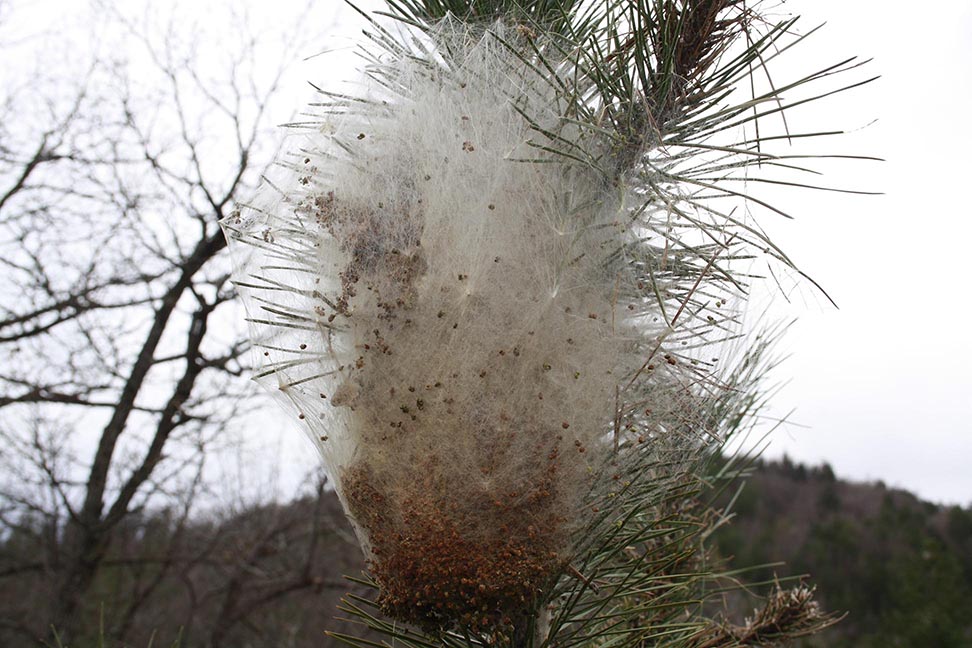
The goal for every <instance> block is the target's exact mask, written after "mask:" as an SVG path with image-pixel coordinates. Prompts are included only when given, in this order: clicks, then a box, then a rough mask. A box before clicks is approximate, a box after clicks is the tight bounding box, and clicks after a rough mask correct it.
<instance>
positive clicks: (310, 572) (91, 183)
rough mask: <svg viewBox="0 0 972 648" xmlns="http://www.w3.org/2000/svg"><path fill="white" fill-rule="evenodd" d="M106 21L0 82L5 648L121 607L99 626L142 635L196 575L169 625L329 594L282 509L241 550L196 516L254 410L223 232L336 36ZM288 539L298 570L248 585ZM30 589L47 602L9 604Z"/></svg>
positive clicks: (291, 29)
mask: <svg viewBox="0 0 972 648" xmlns="http://www.w3.org/2000/svg"><path fill="white" fill-rule="evenodd" d="M7 13H9V12H7V11H4V12H2V15H0V20H3V19H4V18H3V16H6V15H7ZM92 15H100V16H102V18H101V19H100V22H99V24H97V25H96V26H94V27H92V30H91V32H90V33H88V34H83V35H81V36H82V37H87V38H90V39H91V42H95V43H101V47H100V51H98V49H97V48H95V47H94V46H92V47H89V48H88V50H90V51H88V52H85V51H84V50H82V52H84V54H83V55H82V54H79V53H78V52H77V50H76V49H74V48H73V47H72V46H71V43H69V42H65V39H67V40H70V38H69V37H67V36H64V35H63V34H58V35H55V34H47V35H45V36H43V37H42V38H43V39H44V43H43V47H42V48H41V50H42V51H43V52H44V54H43V59H42V60H39V61H38V65H37V67H36V68H34V69H32V71H31V72H30V74H27V75H23V78H22V79H21V80H20V81H19V82H18V80H17V79H13V80H7V81H5V83H7V87H3V88H0V92H2V93H3V94H2V95H0V268H2V269H0V272H2V276H3V282H2V287H0V469H2V471H3V473H2V474H3V476H2V477H0V543H2V544H3V547H4V550H3V555H0V593H2V595H3V600H2V609H0V639H2V637H4V636H6V637H8V638H10V640H11V641H13V639H12V638H13V637H19V639H18V641H23V639H24V638H27V639H30V640H32V641H37V640H40V639H42V638H43V637H44V636H45V635H46V634H47V633H48V632H49V629H50V628H51V627H52V626H53V627H54V628H56V629H57V631H58V632H59V633H60V637H61V640H62V641H67V640H71V641H72V642H81V641H84V638H85V637H87V636H88V635H87V634H86V633H87V632H89V631H90V629H91V628H95V629H97V625H98V620H97V615H99V614H102V613H104V612H103V610H102V609H101V607H102V605H104V604H105V603H104V602H105V601H106V600H109V598H110V599H111V600H114V601H116V602H117V604H112V606H113V607H112V609H111V610H110V612H111V614H110V616H111V618H110V619H106V620H105V626H106V628H108V629H107V630H106V632H109V633H114V634H115V635H116V636H118V637H124V636H129V634H130V631H131V628H132V626H133V623H135V620H136V617H138V615H139V614H144V611H145V608H146V605H147V603H146V602H147V601H150V599H151V597H152V596H153V594H154V593H155V592H156V591H157V590H158V589H159V588H160V587H171V586H172V583H173V582H180V581H181V582H182V586H183V587H184V588H185V591H186V593H187V594H186V596H188V597H189V598H190V599H193V598H194V599H195V600H194V602H195V603H196V604H197V605H196V606H194V607H193V606H191V607H190V609H189V612H188V613H184V614H183V617H182V618H179V619H177V621H176V622H177V623H180V624H181V625H183V626H186V629H187V630H188V629H189V628H191V626H192V624H193V619H192V614H193V610H197V609H199V605H202V603H201V601H203V600H205V601H207V602H206V605H212V606H215V607H214V608H213V609H214V610H216V611H215V612H214V614H215V618H216V621H215V622H214V623H213V624H210V626H207V627H208V630H206V633H208V639H207V640H206V643H208V644H210V645H218V644H219V642H220V641H221V640H223V639H225V638H226V637H227V636H229V635H230V634H231V632H230V631H231V628H232V627H233V626H234V624H237V623H240V622H242V621H244V620H245V619H246V617H247V616H248V615H251V614H252V613H253V610H254V609H255V608H256V607H258V606H259V605H260V604H261V601H262V602H266V601H270V600H273V599H274V597H279V596H283V595H285V594H286V593H287V592H289V591H292V590H293V589H298V588H306V587H318V588H319V587H321V586H322V583H323V581H322V577H321V576H320V575H319V569H318V568H317V567H316V566H315V564H314V561H315V560H316V556H318V555H319V553H320V548H319V546H317V545H316V544H315V542H316V541H315V540H313V538H311V537H309V536H308V537H305V538H304V540H303V541H301V542H300V543H296V545H294V543H295V542H296V541H295V540H293V537H292V536H293V530H294V529H295V528H296V527H295V522H294V520H288V519H285V518H286V516H280V515H278V516H274V515H271V514H270V513H268V512H266V511H264V514H263V517H262V518H261V521H260V523H259V524H256V523H255V524H254V525H252V526H251V527H247V529H246V533H242V532H240V533H238V534H237V536H232V537H230V536H227V535H226V532H228V529H227V528H226V527H225V525H223V526H220V525H218V524H215V525H211V528H208V531H206V532H204V531H205V530H206V528H207V527H205V525H203V526H200V525H198V524H195V525H194V524H192V523H190V520H191V518H192V513H193V511H194V510H195V509H196V508H198V502H199V497H200V495H201V493H203V492H204V491H205V490H206V488H207V475H208V474H209V473H208V471H207V465H206V462H207V458H208V457H211V456H212V454H211V453H212V451H213V450H214V448H215V447H217V446H220V445H224V444H226V443H228V442H229V441H228V440H229V439H231V438H233V434H234V432H235V431H236V426H237V425H238V423H237V422H238V421H239V420H240V419H239V417H240V415H241V413H243V412H244V411H245V410H246V398H245V397H247V396H249V395H250V392H249V387H248V385H247V381H245V380H241V376H243V375H244V373H245V370H244V368H243V367H244V364H245V362H243V361H242V356H243V354H244V353H245V352H247V347H246V345H245V343H244V342H243V336H242V335H241V333H242V332H241V331H240V330H239V327H238V326H236V325H235V324H234V323H233V322H234V321H239V320H240V319H241V318H240V317H239V315H238V314H231V313H230V311H232V310H233V309H234V308H235V305H234V302H233V297H234V291H233V287H232V285H231V284H230V282H229V274H230V268H229V260H228V259H227V258H226V255H225V254H223V248H224V247H225V240H224V238H223V235H222V232H221V231H220V229H219V227H218V225H217V221H219V219H221V218H223V217H225V216H226V215H228V214H229V213H230V212H231V210H232V209H233V208H234V203H235V202H236V201H238V200H241V199H243V198H245V197H246V194H247V192H249V191H251V190H252V189H253V187H254V185H255V184H256V183H257V182H258V179H259V177H260V175H261V173H262V170H263V169H264V168H265V166H266V165H267V164H268V162H269V161H270V160H271V159H272V156H273V153H274V150H273V147H272V143H273V142H274V140H275V139H276V137H273V136H271V137H267V132H268V129H269V128H270V127H271V126H272V125H273V124H272V123H271V118H272V116H273V115H274V112H273V111H274V105H273V104H274V101H275V98H276V97H277V94H278V92H279V91H280V86H281V78H282V76H281V75H282V74H283V72H284V71H285V70H287V69H288V68H287V66H288V64H289V63H290V62H292V61H293V60H295V57H296V56H297V55H299V54H307V53H313V51H312V50H313V46H312V45H309V43H311V42H312V38H311V37H316V36H319V35H320V32H321V30H322V28H323V27H326V26H327V25H326V22H324V23H322V22H317V23H315V22H314V21H311V20H309V15H308V12H307V10H305V11H304V12H302V13H300V14H299V15H296V16H294V17H292V18H289V19H287V20H286V21H283V20H281V19H280V17H279V15H278V17H277V18H278V23H277V28H275V29H270V28H268V26H267V25H266V24H260V25H258V24H256V23H257V22H259V21H256V20H254V19H253V17H250V16H246V15H240V14H232V13H230V12H225V15H223V16H220V17H219V20H216V21H213V20H212V19H211V18H207V23H206V24H207V26H208V27H207V28H206V29H203V28H198V27H193V26H192V25H190V24H188V22H187V21H185V19H182V20H177V19H176V16H179V15H182V14H177V13H175V12H173V13H171V14H169V16H168V17H167V18H166V19H165V20H161V21H160V17H159V16H158V15H156V14H149V13H146V14H145V15H143V16H140V17H139V18H138V19H133V18H128V17H125V16H123V15H122V14H121V13H119V12H115V11H114V10H113V9H112V8H111V7H110V6H108V5H99V6H98V7H97V8H96V10H95V11H94V12H93V13H92ZM105 16H107V18H106V17H105ZM284 22H286V24H284ZM160 25H161V27H160ZM308 25H315V27H314V28H316V29H318V32H316V33H313V34H312V33H310V32H309V30H308ZM39 38H41V37H39ZM8 40H9V39H3V38H0V44H2V45H6V44H7V42H8ZM56 52H62V55H60V56H59V55H57V54H56ZM63 52H69V53H68V54H66V55H64V54H63ZM59 66H60V67H59ZM276 116H277V118H279V114H277V115H276ZM315 497H316V499H317V501H323V500H322V498H324V497H325V494H324V492H323V491H322V490H318V491H317V495H315ZM305 526H306V525H305ZM301 529H302V531H301V533H302V534H303V536H307V534H308V533H311V535H312V536H313V535H315V534H316V531H317V530H316V529H313V530H311V531H310V532H308V531H307V529H306V528H305V527H301ZM200 534H202V535H200ZM288 534H290V535H289V536H288ZM281 537H291V544H292V545H294V546H297V545H299V547H297V549H294V550H295V551H296V550H298V549H299V551H300V552H302V554H301V555H302V556H303V557H302V558H301V559H299V560H298V559H294V558H288V559H287V561H285V563H281V565H278V567H279V569H274V570H272V571H273V577H272V578H271V579H270V581H272V583H271V584H270V585H267V583H263V585H262V586H261V587H264V588H265V589H264V590H261V591H262V595H261V596H262V598H261V596H258V597H256V598H254V597H253V596H252V593H253V592H254V591H256V590H259V589H260V588H259V587H257V588H256V590H255V589H254V587H249V586H248V589H247V592H246V593H243V592H242V590H241V587H242V586H243V585H244V584H248V583H250V581H252V578H253V576H252V573H253V572H252V569H251V568H252V567H253V565H255V564H256V561H257V559H258V558H259V559H260V560H265V559H267V557H268V556H271V555H278V554H279V555H280V556H283V555H284V554H283V553H280V552H278V551H269V550H268V549H267V546H268V543H270V544H272V543H273V542H277V541H278V540H279V538H281ZM234 538H235V539H234ZM147 539H148V540H152V542H149V541H148V540H147ZM232 542H240V543H243V545H241V546H237V547H236V549H235V550H230V549H228V547H229V546H230V545H228V544H227V543H232ZM247 543H248V544H247ZM149 545H154V546H149ZM136 549H137V551H136ZM146 551H148V554H146ZM288 551H290V549H288ZM214 552H217V553H218V552H222V553H223V554H226V555H224V556H222V557H219V556H216V555H215V553H214ZM284 553H286V552H284ZM25 555H32V556H33V558H32V559H31V560H26V561H25V559H24V556H25ZM281 560H282V558H281ZM284 564H285V565H286V568H284V566H283V565H284ZM119 565H127V566H128V567H130V568H131V569H129V570H128V571H126V572H125V574H126V575H125V576H124V577H122V576H119V575H117V574H114V575H113V573H112V571H111V570H112V569H113V568H115V567H117V566H119ZM136 566H137V568H136ZM204 567H205V569H208V570H210V572H209V573H210V576H208V577H206V578H203V579H202V580H200V579H201V577H200V575H199V574H200V573H201V572H200V571H199V570H200V569H203V568H204ZM212 570H215V571H212ZM217 572H218V575H219V577H218V578H217V577H215V576H213V574H214V573H217ZM25 574H26V575H31V578H32V579H33V580H31V581H30V582H31V583H33V585H32V586H31V587H35V588H39V589H35V590H34V591H23V592H21V593H20V594H19V595H18V591H19V590H20V588H22V587H24V583H25V581H23V580H17V579H22V578H23V577H24V575H25ZM173 579H174V580H173ZM203 583H205V586H204V585H203ZM214 583H215V584H214ZM200 587H202V588H203V590H205V591H200V590H199V588H200ZM207 588H208V589H207ZM112 597H113V598H112ZM220 597H222V603H219V604H216V603H212V601H216V600H217V599H219V598H220ZM105 616H109V615H107V614H106V615H105ZM160 622H161V621H160ZM197 625H198V624H197ZM0 643H6V642H5V641H2V640H0Z"/></svg>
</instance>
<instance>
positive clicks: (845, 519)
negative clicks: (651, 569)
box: [717, 464, 972, 648]
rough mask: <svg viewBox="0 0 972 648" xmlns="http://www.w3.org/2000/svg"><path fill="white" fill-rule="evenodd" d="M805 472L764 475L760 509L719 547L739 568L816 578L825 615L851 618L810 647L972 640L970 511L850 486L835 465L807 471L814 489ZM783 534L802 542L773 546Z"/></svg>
mask: <svg viewBox="0 0 972 648" xmlns="http://www.w3.org/2000/svg"><path fill="white" fill-rule="evenodd" d="M797 472H798V468H797V466H794V465H793V464H788V465H782V466H781V465H769V466H766V467H763V468H762V469H761V470H758V471H757V472H756V473H755V474H754V476H753V478H752V479H751V480H750V481H749V483H748V484H747V490H749V491H750V492H751V493H752V495H751V497H753V498H755V499H757V500H758V501H759V504H757V505H756V506H754V507H746V512H745V513H744V514H743V513H740V515H739V517H738V519H737V524H736V525H734V526H733V527H730V528H727V529H724V530H720V531H719V532H718V535H717V539H718V544H719V548H720V551H721V552H722V553H723V554H725V555H731V556H733V557H734V560H733V562H734V564H740V565H745V564H754V563H759V562H761V561H767V560H769V559H770V558H772V559H782V560H785V561H786V562H787V566H786V568H785V571H786V573H797V574H799V573H809V574H812V575H813V579H814V582H815V583H816V584H817V585H818V586H819V587H820V591H821V598H822V600H823V601H824V603H825V604H826V606H827V608H828V609H831V610H835V611H841V612H846V613H847V616H846V618H845V619H844V620H843V621H842V622H841V623H840V624H838V625H837V626H836V627H835V628H834V629H833V630H830V631H828V632H827V633H826V634H824V635H822V637H821V638H820V640H819V641H818V642H816V643H810V644H808V645H813V646H828V647H834V648H845V647H846V648H850V647H852V646H853V647H855V648H856V647H859V646H864V647H873V648H877V647H879V646H905V647H911V646H915V647H918V646H920V647H922V648H924V647H926V646H941V647H943V648H944V647H951V646H964V645H967V644H968V643H969V641H970V640H972V620H970V617H969V615H968V614H967V609H968V601H969V600H972V569H970V567H972V543H970V540H972V510H969V509H962V508H960V507H951V508H949V509H940V508H939V507H936V506H934V505H931V504H929V503H927V502H919V501H917V500H915V499H914V498H912V497H910V496H906V495H905V494H903V493H901V492H900V491H888V490H885V489H882V488H880V487H878V486H876V485H875V486H871V485H851V484H847V483H845V482H841V481H840V480H837V479H836V478H835V477H834V476H833V472H832V470H830V469H829V467H828V466H825V467H824V468H823V469H820V468H818V469H810V470H808V471H807V475H808V479H806V480H801V479H799V478H798V476H797ZM769 502H778V503H785V505H784V506H777V507H771V506H769V505H768V503H769ZM813 502H816V503H817V504H818V505H812V503H813ZM828 502H829V503H828ZM808 504H810V505H809V506H808ZM784 526H790V527H791V531H793V530H795V534H794V535H789V536H788V537H791V538H792V537H796V538H802V540H799V541H798V543H797V544H796V545H793V546H789V547H787V546H786V545H780V544H779V543H778V542H774V538H778V537H779V534H780V529H781V528H782V527H784Z"/></svg>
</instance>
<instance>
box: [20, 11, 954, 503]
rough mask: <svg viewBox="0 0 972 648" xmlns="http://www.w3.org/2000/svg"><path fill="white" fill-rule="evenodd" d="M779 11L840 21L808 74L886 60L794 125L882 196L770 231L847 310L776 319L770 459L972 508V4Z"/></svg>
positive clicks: (338, 43) (833, 204)
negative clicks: (779, 330)
mask: <svg viewBox="0 0 972 648" xmlns="http://www.w3.org/2000/svg"><path fill="white" fill-rule="evenodd" d="M14 4H15V6H17V7H18V11H19V10H20V8H23V7H25V6H26V5H28V4H30V5H32V9H33V10H34V11H37V12H38V13H37V14H36V15H38V16H45V17H46V16H68V17H69V19H74V18H70V16H72V15H73V14H72V12H73V11H76V10H77V9H76V7H77V5H72V4H71V3H68V2H65V1H64V0H34V1H33V2H31V3H26V2H15V3H14ZM78 4H81V3H78ZM127 4H128V3H125V5H126V6H127ZM132 4H141V2H137V3H136V2H133V3H132ZM215 4H217V3H211V2H199V3H195V4H193V5H186V6H187V7H188V6H191V7H192V10H191V11H188V10H187V14H186V19H187V20H190V19H191V17H192V15H195V17H197V18H198V17H200V16H205V15H206V14H207V12H208V11H209V10H210V9H211V7H212V6H213V5H215ZM244 4H245V3H244ZM250 4H252V6H253V8H254V11H255V12H256V13H258V14H259V13H261V12H262V14H263V16H262V17H261V19H262V20H273V19H274V16H275V15H277V16H281V15H286V14H287V13H288V12H292V11H296V9H297V7H298V6H299V5H301V4H302V3H300V2H297V1H296V0H278V1H277V2H274V3H272V6H268V4H269V3H263V2H256V0H253V1H252V2H251V3H250ZM361 5H362V6H377V5H378V2H377V0H371V1H362V2H361ZM342 7H343V3H340V2H338V1H337V0H322V2H321V3H319V5H318V7H317V19H320V20H324V21H326V19H327V17H328V14H329V12H331V11H333V12H339V11H340V12H342V14H344V15H345V16H346V17H348V18H350V13H349V12H347V11H346V10H345V9H343V8H342ZM782 8H783V9H786V10H788V11H790V12H793V13H796V14H802V15H803V16H804V21H803V24H804V29H807V28H809V26H810V25H812V24H817V23H821V22H827V23H828V24H827V26H826V27H825V28H824V30H823V31H822V32H820V33H819V34H818V35H817V36H815V37H814V38H813V39H812V41H811V42H808V43H806V44H805V45H804V46H803V47H802V50H803V51H802V52H801V53H799V54H795V56H794V57H793V58H794V59H796V63H801V62H802V63H804V64H807V63H812V64H819V63H825V62H829V61H831V60H832V61H833V62H837V61H839V60H841V59H843V58H846V57H847V56H852V55H859V56H861V57H863V58H871V57H873V58H874V59H875V60H874V61H873V63H871V64H869V66H868V68H869V70H867V71H869V72H870V74H871V75H873V74H880V75H882V78H881V79H880V80H878V81H877V82H875V83H873V84H871V85H869V86H867V87H865V88H861V89H859V90H856V91H854V92H853V94H849V95H846V96H842V97H837V98H835V99H833V100H832V101H828V102H827V103H826V104H821V105H820V106H818V107H816V108H812V109H809V110H805V111H802V112H797V113H794V114H793V115H791V117H790V125H791V127H792V128H793V129H794V130H804V131H808V130H813V129H814V128H815V127H817V126H824V127H826V128H827V129H831V128H834V127H838V128H845V129H851V130H854V132H853V133H852V134H850V135H849V136H847V137H845V138H844V139H843V140H842V141H841V142H840V143H839V144H837V145H836V147H837V148H838V149H839V151H838V152H842V153H854V154H866V155H875V156H879V157H883V158H885V159H886V160H887V161H886V162H884V163H868V164H846V163H835V164H828V165H824V166H818V168H821V169H823V170H825V171H826V172H827V173H828V177H827V180H828V181H830V184H835V185H840V186H845V187H850V188H860V189H869V190H874V191H882V192H885V195H882V196H878V197H854V196H847V195H841V194H826V195H825V194H806V193H799V194H798V195H796V196H794V195H793V194H792V193H791V194H790V195H788V196H785V197H782V198H781V200H782V202H783V203H784V204H786V205H788V206H789V208H790V210H791V212H792V213H793V214H794V215H795V216H797V219H796V220H795V221H792V222H782V221H781V222H774V223H766V225H767V226H768V229H769V231H770V233H771V234H772V236H773V237H774V239H775V240H776V241H777V242H778V243H779V244H780V246H781V247H782V248H783V249H784V250H787V251H788V252H789V253H790V255H791V257H792V258H793V259H794V260H795V261H796V262H797V263H798V264H799V265H800V266H801V268H802V269H803V270H805V271H806V272H807V273H808V274H810V275H811V276H812V277H813V278H814V279H816V280H817V281H818V282H819V283H821V284H822V285H823V286H824V287H825V288H826V290H827V291H828V292H829V293H830V295H831V296H832V297H833V298H834V299H835V301H836V302H837V303H838V305H839V307H840V309H839V310H836V309H834V308H833V307H831V306H830V305H829V304H828V303H827V302H826V301H825V300H824V299H823V298H822V297H821V296H820V295H819V293H815V292H814V291H813V290H811V289H810V288H809V287H807V288H805V289H803V290H800V291H797V292H796V293H794V294H793V295H791V296H790V297H791V301H792V304H791V305H787V304H786V302H785V301H784V300H781V299H777V300H776V301H775V303H774V306H773V312H774V313H776V314H777V315H778V316H780V317H784V318H789V317H793V316H798V317H799V320H798V322H797V323H796V324H795V325H794V326H793V327H792V329H791V330H790V331H789V335H788V337H787V338H786V339H785V341H784V344H783V349H784V350H785V351H787V352H788V353H789V354H790V359H789V360H788V361H787V362H786V363H785V364H784V365H783V366H782V367H781V371H780V372H779V373H778V375H777V379H778V380H780V381H789V382H788V384H787V385H786V386H785V387H784V388H783V390H782V391H781V392H780V394H779V395H778V397H777V398H776V400H775V402H774V408H775V414H776V415H779V416H782V415H784V414H786V413H787V412H789V411H790V410H791V409H795V412H794V413H793V415H792V416H791V417H790V420H791V421H792V422H793V424H791V425H787V426H785V427H783V428H782V429H781V430H779V431H778V432H777V433H776V435H775V436H774V437H773V438H772V443H771V445H770V449H769V450H768V453H767V454H768V455H769V456H779V455H781V454H782V453H784V452H786V453H788V454H789V455H790V456H791V457H793V458H795V459H797V460H801V461H805V462H811V463H816V462H820V461H827V462H829V463H830V464H831V465H832V466H833V467H834V469H835V471H836V472H837V474H838V475H839V476H841V477H845V478H852V479H857V480H876V479H881V480H883V481H885V482H886V483H888V484H889V485H893V486H900V487H904V488H907V489H909V490H912V491H915V492H917V493H918V494H920V495H921V496H922V497H924V498H926V499H930V500H933V501H938V502H947V503H959V504H963V505H970V504H972V379H970V377H969V368H970V366H972V335H970V334H969V333H968V332H967V331H968V330H969V329H970V326H969V321H970V320H972V289H970V280H969V278H968V277H967V276H966V274H967V268H968V267H969V266H966V265H965V264H966V262H967V261H968V260H969V259H970V257H972V218H970V217H972V209H970V206H969V202H970V201H969V198H967V191H968V188H969V186H970V184H972V162H970V152H972V119H970V118H969V115H972V2H970V1H969V0H940V1H939V2H936V3H926V4H925V5H923V6H922V7H916V6H915V5H914V4H913V3H907V4H906V3H904V2H903V0H893V1H891V2H888V1H882V0H853V1H851V2H848V1H847V0H840V1H838V0H790V1H789V2H785V4H784V5H783V7H782ZM77 15H78V16H82V15H84V12H82V13H81V14H77ZM344 24H353V25H360V22H353V21H352V22H348V23H344ZM350 35H353V29H342V30H341V33H335V34H334V36H333V37H332V38H329V39H326V40H327V42H324V43H322V45H321V47H320V49H327V48H334V47H346V46H347V45H348V43H349V41H348V37H349V36H350ZM313 53H314V52H308V54H313ZM800 57H805V58H804V59H802V61H801V59H800ZM342 60H347V58H346V57H343V56H338V57H335V56H328V57H321V58H320V59H315V60H312V61H309V62H306V63H304V64H302V65H300V66H299V67H298V69H296V70H295V71H294V73H293V74H291V75H290V81H289V82H288V83H289V84H290V85H288V87H287V90H288V92H289V93H292V94H293V96H294V97H295V99H294V101H295V103H296V102H297V101H298V98H301V97H303V98H307V94H306V88H307V86H306V84H305V83H304V81H306V80H310V81H315V82H320V81H322V80H323V79H334V78H337V77H338V76H340V75H344V74H349V73H350V72H349V71H347V72H346V71H345V70H344V69H341V67H340V62H341V61H342ZM7 64H8V62H7V61H4V62H3V65H4V66H5V65H7ZM818 67H819V65H818ZM861 78H863V75H862V77H861ZM296 107H297V106H295V108H296ZM874 120H877V121H876V122H874V123H871V122H873V121H874ZM869 124H870V125H869ZM865 126H866V127H865ZM754 310H755V309H754ZM274 418H277V417H274ZM281 434H286V435H287V437H281V444H282V445H283V446H285V447H287V448H290V451H288V452H287V457H288V459H287V460H288V461H293V462H296V463H299V464H302V467H304V466H309V465H310V464H311V462H313V456H312V454H313V453H311V452H309V451H308V450H309V447H308V446H305V445H303V444H304V440H303V439H302V438H301V436H300V433H299V432H298V431H297V430H296V426H295V427H294V428H292V429H289V430H282V431H281ZM302 472H303V470H300V471H294V473H295V474H296V473H302Z"/></svg>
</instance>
